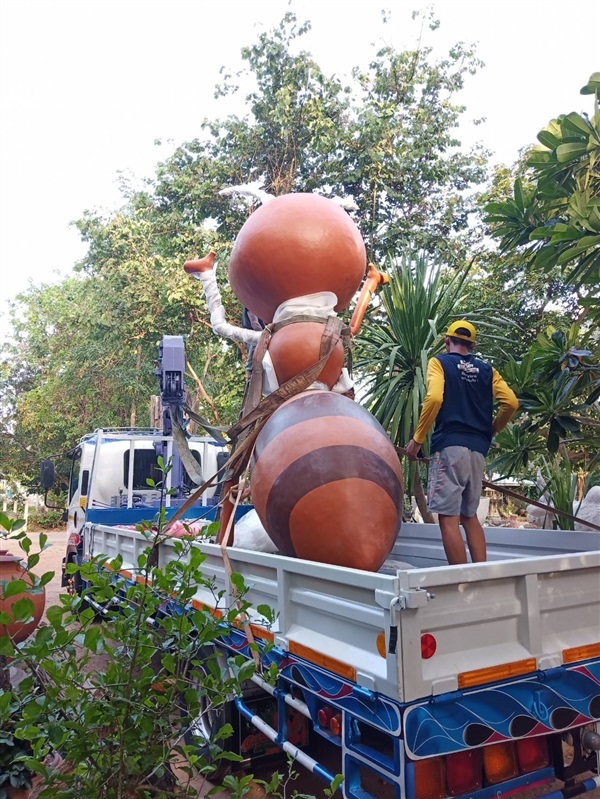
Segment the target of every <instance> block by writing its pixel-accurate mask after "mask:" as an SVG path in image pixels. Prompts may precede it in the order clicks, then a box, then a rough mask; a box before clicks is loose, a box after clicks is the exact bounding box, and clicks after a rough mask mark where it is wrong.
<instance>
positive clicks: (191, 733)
mask: <svg viewBox="0 0 600 799" xmlns="http://www.w3.org/2000/svg"><path fill="white" fill-rule="evenodd" d="M215 656H216V657H217V659H218V662H219V664H220V665H221V669H222V671H223V673H224V674H225V673H226V671H227V667H226V665H225V657H224V655H222V654H221V653H220V652H219V651H218V650H217V649H216V648H215V647H213V646H203V647H201V649H200V650H199V652H198V656H197V657H198V660H199V664H198V665H197V666H194V667H193V669H192V670H191V671H190V672H189V675H188V676H189V679H190V682H191V686H192V688H195V690H196V691H197V692H198V696H199V700H200V713H199V715H198V716H196V717H195V718H194V719H193V720H192V721H191V723H188V725H187V727H186V731H185V733H184V736H183V738H184V741H185V743H186V745H187V746H192V747H194V749H196V751H197V754H198V755H199V756H200V757H203V758H204V759H205V760H206V763H207V764H208V765H211V766H213V767H214V771H213V772H211V773H210V774H209V775H207V776H208V779H209V780H210V781H211V782H220V781H221V780H222V779H223V778H224V777H225V776H227V774H229V772H230V771H231V761H230V760H225V759H222V758H218V757H215V756H214V753H213V752H212V751H211V746H210V743H211V740H212V739H213V737H214V735H215V734H216V733H217V732H218V730H220V729H221V728H222V727H223V726H224V725H225V724H231V723H232V719H233V711H234V707H233V702H232V701H228V702H225V703H223V704H222V705H219V706H214V705H213V704H212V703H211V702H210V701H209V699H208V697H207V696H206V694H205V693H204V692H203V690H202V678H203V676H205V675H206V674H208V673H209V672H208V669H207V667H206V666H205V665H204V663H205V661H206V660H207V659H208V658H210V657H212V658H214V657H215ZM182 713H183V715H188V710H187V705H186V702H185V698H183V701H182ZM230 741H232V739H231V738H230V739H225V740H221V741H220V742H219V746H221V748H222V749H223V750H224V751H232V750H234V747H233V746H229V742H230Z"/></svg>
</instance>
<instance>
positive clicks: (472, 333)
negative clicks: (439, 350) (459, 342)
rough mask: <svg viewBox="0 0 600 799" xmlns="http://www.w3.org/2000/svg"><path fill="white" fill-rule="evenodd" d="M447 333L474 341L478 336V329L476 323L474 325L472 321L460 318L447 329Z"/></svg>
mask: <svg viewBox="0 0 600 799" xmlns="http://www.w3.org/2000/svg"><path fill="white" fill-rule="evenodd" d="M446 335H447V336H453V337H454V338H462V339H464V341H470V342H474V341H475V338H476V336H477V331H476V330H475V327H474V325H472V324H471V323H470V322H465V320H464V319H459V320H458V322H452V324H451V325H450V327H449V328H448V330H447V331H446Z"/></svg>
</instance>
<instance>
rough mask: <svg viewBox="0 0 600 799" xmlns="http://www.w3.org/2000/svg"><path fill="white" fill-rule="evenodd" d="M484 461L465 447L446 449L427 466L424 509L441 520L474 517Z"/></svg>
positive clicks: (479, 496)
mask: <svg viewBox="0 0 600 799" xmlns="http://www.w3.org/2000/svg"><path fill="white" fill-rule="evenodd" d="M484 471H485V458H484V457H483V455H482V454H481V452H474V451H473V450H471V449H467V447H446V448H445V449H443V450H441V451H440V452H436V453H435V454H434V455H433V457H432V458H431V460H430V462H429V482H428V486H427V507H428V508H429V510H430V511H431V512H432V513H441V514H442V515H443V516H467V517H471V516H475V514H476V512H477V507H478V505H479V500H480V498H481V484H482V480H483V473H484Z"/></svg>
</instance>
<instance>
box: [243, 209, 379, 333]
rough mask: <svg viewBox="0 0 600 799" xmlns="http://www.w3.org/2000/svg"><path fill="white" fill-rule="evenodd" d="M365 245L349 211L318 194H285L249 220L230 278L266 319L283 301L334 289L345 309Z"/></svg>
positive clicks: (359, 277)
mask: <svg viewBox="0 0 600 799" xmlns="http://www.w3.org/2000/svg"><path fill="white" fill-rule="evenodd" d="M366 264H367V257H366V250H365V245H364V242H363V240H362V237H361V234H360V231H359V229H358V227H357V226H356V224H355V223H354V222H353V220H352V219H351V218H350V217H349V216H348V214H347V213H346V211H344V210H343V209H342V208H340V206H339V205H337V203H335V202H333V200H329V199H327V198H326V197H320V196H319V195H316V194H302V193H299V194H284V195H282V196H280V197H276V198H275V199H274V200H272V201H270V202H268V203H266V204H265V205H262V206H261V207H260V208H258V209H257V210H256V211H254V213H253V214H252V215H251V216H250V217H249V218H248V219H247V221H246V222H245V223H244V225H243V226H242V229H241V230H240V232H239V234H238V236H237V238H236V241H235V244H234V247H233V251H232V253H231V260H230V263H229V282H230V283H231V288H232V289H233V292H234V293H235V295H236V296H237V297H238V299H239V300H240V301H241V302H242V303H243V304H244V305H245V306H246V307H247V308H248V309H249V310H250V311H252V313H254V314H256V315H257V316H258V317H259V318H260V319H262V320H263V321H264V322H267V323H268V322H271V321H272V320H273V315H274V313H275V311H276V310H277V308H278V307H279V306H280V305H281V303H283V302H285V301H286V300H290V299H292V298H294V297H301V296H305V295H308V294H315V293H317V292H323V291H331V292H333V293H334V294H335V295H336V297H337V300H338V302H337V305H336V306H335V310H336V311H340V310H342V309H343V308H345V307H346V306H347V305H348V304H349V302H350V300H351V299H352V297H353V295H354V294H355V292H356V291H357V289H358V287H359V285H360V283H361V280H362V279H363V277H364V275H365V270H366Z"/></svg>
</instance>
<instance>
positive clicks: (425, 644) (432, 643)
mask: <svg viewBox="0 0 600 799" xmlns="http://www.w3.org/2000/svg"><path fill="white" fill-rule="evenodd" d="M436 649H437V641H436V640H435V638H434V637H433V635H432V634H431V633H423V635H422V636H421V657H422V658H423V660H429V658H432V657H433V656H434V655H435V650H436Z"/></svg>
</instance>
